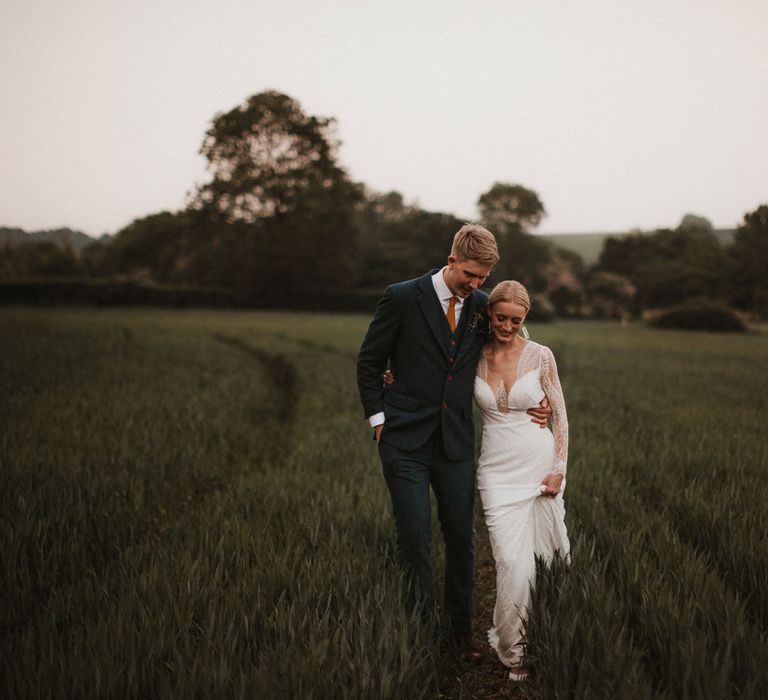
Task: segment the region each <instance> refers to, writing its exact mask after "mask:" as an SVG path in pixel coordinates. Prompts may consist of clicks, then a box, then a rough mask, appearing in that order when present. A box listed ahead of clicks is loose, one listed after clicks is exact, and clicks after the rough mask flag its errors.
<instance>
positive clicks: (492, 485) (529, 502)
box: [475, 281, 570, 680]
mask: <svg viewBox="0 0 768 700" xmlns="http://www.w3.org/2000/svg"><path fill="white" fill-rule="evenodd" d="M488 307H489V316H490V319H489V323H490V333H491V335H490V338H489V340H488V342H487V344H486V346H485V348H484V350H483V353H482V355H481V357H480V362H479V364H478V368H477V377H476V378H475V402H476V403H477V405H478V407H479V409H480V412H481V415H482V422H483V438H482V447H481V451H480V460H479V462H478V469H477V483H478V489H479V491H480V498H481V501H482V504H483V512H484V514H485V522H486V525H487V527H488V533H489V535H490V540H491V547H492V549H493V557H494V560H495V562H496V604H495V608H494V611H493V627H492V628H491V629H490V630H489V632H488V639H489V641H490V643H491V646H492V647H493V648H494V649H495V651H496V654H497V655H498V657H499V659H500V660H501V662H502V663H503V664H504V665H505V666H507V667H508V668H509V669H510V671H509V678H510V679H511V680H523V679H524V678H526V675H527V674H526V671H525V669H524V667H523V666H522V660H523V650H524V648H523V645H524V637H525V623H526V620H527V614H528V606H529V604H530V598H531V594H530V591H531V586H532V585H534V583H535V577H536V556H539V557H542V558H543V559H544V560H545V561H547V562H548V561H551V560H552V558H553V556H554V555H555V553H556V552H559V554H560V556H562V557H564V558H568V556H569V552H570V544H569V542H568V534H567V532H566V528H565V521H564V516H565V507H564V504H563V490H564V488H565V470H566V460H567V455H568V419H567V416H566V412H565V402H564V400H563V392H562V389H561V387H560V380H559V378H558V376H557V366H556V365H555V358H554V356H553V355H552V351H551V350H550V349H549V348H548V347H546V346H544V345H540V344H539V343H535V342H533V341H532V340H528V339H527V333H526V334H525V335H526V337H524V336H523V335H522V334H521V331H523V332H525V329H524V328H523V324H524V323H525V317H526V315H527V314H528V311H529V310H530V307H531V304H530V300H529V298H528V293H527V291H526V289H525V287H523V285H522V284H520V283H519V282H514V281H505V282H501V283H499V284H498V285H497V286H496V287H494V289H493V290H492V291H491V294H490V296H489V298H488ZM545 395H546V397H547V398H548V400H549V403H550V405H551V406H552V432H550V431H549V430H541V429H540V428H539V426H537V425H536V424H535V423H532V422H531V420H530V417H529V416H528V415H527V414H526V411H527V410H528V409H529V408H531V407H532V406H537V405H538V404H539V402H540V401H541V400H542V398H543V397H544V396H545Z"/></svg>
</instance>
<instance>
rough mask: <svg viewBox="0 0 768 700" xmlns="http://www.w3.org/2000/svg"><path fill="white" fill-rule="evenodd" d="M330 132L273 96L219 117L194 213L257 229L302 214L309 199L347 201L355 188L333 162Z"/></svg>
mask: <svg viewBox="0 0 768 700" xmlns="http://www.w3.org/2000/svg"><path fill="white" fill-rule="evenodd" d="M334 125H335V121H334V120H333V119H329V118H322V117H314V116H310V115H307V114H305V113H304V112H303V110H302V108H301V106H300V104H299V103H298V102H297V101H296V100H294V99H293V98H291V97H288V96H287V95H284V94H282V93H279V92H275V91H267V92H262V93H259V94H257V95H253V96H252V97H250V98H249V99H248V100H246V101H245V102H244V103H243V104H241V105H238V106H237V107H235V108H234V109H232V110H230V111H229V112H226V113H224V114H217V115H216V116H215V117H214V119H213V122H212V124H211V126H210V128H209V129H208V131H207V132H206V135H205V138H204V140H203V145H202V147H201V149H200V152H201V153H202V154H203V155H204V156H205V157H206V158H207V159H208V169H209V170H210V171H211V172H212V173H213V178H212V180H211V181H210V182H209V183H207V184H205V185H202V186H201V187H199V188H198V190H197V193H196V194H195V196H194V198H193V199H192V202H191V206H192V208H194V209H204V210H206V211H207V212H209V213H211V214H217V215H220V216H222V217H223V218H225V219H226V220H227V221H230V222H243V223H255V222H256V221H258V220H259V219H262V218H265V217H270V216H275V215H278V214H286V213H288V212H290V211H292V210H295V209H297V208H300V207H305V206H306V204H307V199H310V200H311V199H313V198H318V197H320V198H323V197H330V198H332V199H339V198H342V199H344V198H347V197H349V196H350V195H352V194H353V192H354V190H355V188H354V187H353V186H352V184H351V182H350V181H349V179H348V178H347V175H346V173H345V172H344V170H343V169H342V168H341V167H340V166H339V165H338V164H337V163H336V152H337V149H338V146H339V143H338V141H337V140H336V138H335V136H334Z"/></svg>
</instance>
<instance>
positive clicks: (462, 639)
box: [451, 634, 483, 664]
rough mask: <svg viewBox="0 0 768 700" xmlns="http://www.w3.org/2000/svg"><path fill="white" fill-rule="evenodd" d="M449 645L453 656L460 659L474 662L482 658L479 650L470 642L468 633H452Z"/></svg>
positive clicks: (470, 636) (470, 638)
mask: <svg viewBox="0 0 768 700" xmlns="http://www.w3.org/2000/svg"><path fill="white" fill-rule="evenodd" d="M451 647H452V648H453V654H454V656H455V657H456V658H457V659H461V660H462V661H468V662H469V663H473V664H476V663H478V662H479V661H480V660H481V659H482V658H483V655H482V654H481V653H480V650H479V649H478V648H477V647H476V646H475V645H474V643H473V642H472V635H470V634H452V635H451Z"/></svg>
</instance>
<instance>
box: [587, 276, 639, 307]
mask: <svg viewBox="0 0 768 700" xmlns="http://www.w3.org/2000/svg"><path fill="white" fill-rule="evenodd" d="M587 291H588V294H589V299H590V306H591V308H590V315H591V316H592V317H594V318H615V319H628V318H630V317H631V316H632V314H633V312H634V310H635V303H634V302H635V295H636V294H637V290H636V289H635V286H634V285H633V284H632V282H631V281H630V279H629V278H628V277H625V276H623V275H618V274H616V273H614V272H604V271H601V270H595V271H593V272H592V274H590V276H589V280H588V282H587Z"/></svg>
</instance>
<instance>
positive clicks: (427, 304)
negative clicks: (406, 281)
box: [417, 273, 451, 357]
mask: <svg viewBox="0 0 768 700" xmlns="http://www.w3.org/2000/svg"><path fill="white" fill-rule="evenodd" d="M433 274H434V273H428V274H426V275H424V277H422V278H421V279H420V280H419V282H418V284H417V287H418V289H419V293H420V294H419V306H421V311H422V313H423V314H424V318H425V320H426V322H427V325H428V326H429V329H430V331H431V332H432V335H434V336H435V340H436V341H437V344H438V345H439V346H440V348H441V349H442V351H443V354H444V355H445V356H446V357H448V343H449V341H450V339H451V338H450V335H451V330H450V328H448V323H447V322H446V320H445V314H444V313H443V307H442V306H441V304H440V300H439V299H438V298H437V294H436V293H435V287H434V285H433V284H432V275H433Z"/></svg>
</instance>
